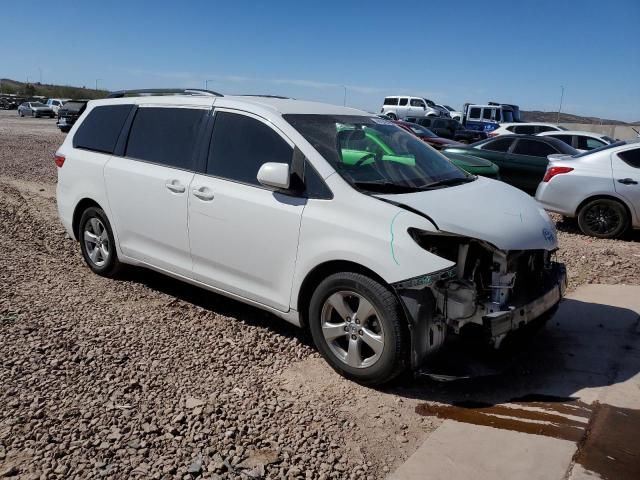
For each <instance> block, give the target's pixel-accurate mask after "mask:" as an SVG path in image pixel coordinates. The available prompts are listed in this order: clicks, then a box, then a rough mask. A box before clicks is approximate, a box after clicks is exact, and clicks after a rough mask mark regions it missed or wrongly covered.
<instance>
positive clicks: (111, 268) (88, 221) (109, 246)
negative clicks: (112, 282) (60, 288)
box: [78, 207, 122, 278]
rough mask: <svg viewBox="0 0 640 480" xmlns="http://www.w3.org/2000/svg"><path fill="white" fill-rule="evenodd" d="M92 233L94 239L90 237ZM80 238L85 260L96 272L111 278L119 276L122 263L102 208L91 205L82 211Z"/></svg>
mask: <svg viewBox="0 0 640 480" xmlns="http://www.w3.org/2000/svg"><path fill="white" fill-rule="evenodd" d="M86 234H89V235H88V236H87V235H86ZM92 235H93V240H91V239H90V238H91V236H92ZM78 240H79V241H80V250H81V251H82V256H83V257H84V261H85V262H87V265H88V266H89V268H90V269H91V270H93V272H94V273H97V274H98V275H101V276H103V277H109V278H113V277H115V276H117V274H118V273H119V272H120V270H121V269H122V264H121V263H120V261H119V260H118V252H117V251H116V243H115V240H114V237H113V231H112V230H111V224H110V223H109V220H108V219H107V216H106V215H105V213H104V211H103V210H102V209H101V208H98V207H89V208H87V209H86V210H85V211H84V212H83V213H82V217H80V223H79V225H78ZM92 246H93V248H92ZM102 247H105V248H102Z"/></svg>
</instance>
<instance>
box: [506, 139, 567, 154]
mask: <svg viewBox="0 0 640 480" xmlns="http://www.w3.org/2000/svg"><path fill="white" fill-rule="evenodd" d="M513 153H515V154H516V155H530V156H532V157H546V156H547V155H551V154H553V153H558V151H557V150H556V149H555V148H553V147H552V146H551V145H548V144H546V143H544V142H538V141H537V140H527V139H521V140H518V143H517V145H516V147H515V148H514V149H513Z"/></svg>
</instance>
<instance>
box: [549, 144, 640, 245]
mask: <svg viewBox="0 0 640 480" xmlns="http://www.w3.org/2000/svg"><path fill="white" fill-rule="evenodd" d="M548 158H549V165H548V166H547V171H546V173H545V176H544V179H543V180H542V182H540V184H539V185H538V189H537V191H536V199H537V200H538V202H540V204H541V205H542V207H543V208H544V209H545V210H549V211H551V212H557V213H560V214H562V215H564V216H566V217H577V218H578V225H579V227H580V230H582V232H583V233H585V234H586V235H591V236H593V237H599V238H615V237H619V236H620V235H622V234H623V233H624V232H625V231H626V230H627V229H628V228H629V227H631V228H640V140H635V141H628V142H624V141H623V142H616V143H613V144H611V145H607V146H604V147H601V148H598V149H595V150H591V151H589V152H584V153H580V154H578V155H573V156H568V155H549V157H548Z"/></svg>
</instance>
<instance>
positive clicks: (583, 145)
mask: <svg viewBox="0 0 640 480" xmlns="http://www.w3.org/2000/svg"><path fill="white" fill-rule="evenodd" d="M604 145H606V143H604V142H603V141H601V140H598V139H597V138H592V137H578V146H577V147H576V148H579V149H580V150H594V149H596V148H600V147H603V146H604Z"/></svg>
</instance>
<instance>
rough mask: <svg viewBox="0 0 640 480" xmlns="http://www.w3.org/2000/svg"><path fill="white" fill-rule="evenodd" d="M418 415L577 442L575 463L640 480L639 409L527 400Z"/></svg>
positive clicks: (609, 477) (428, 406)
mask: <svg viewBox="0 0 640 480" xmlns="http://www.w3.org/2000/svg"><path fill="white" fill-rule="evenodd" d="M416 413H418V414H420V415H425V416H435V417H438V418H442V419H449V420H455V421H458V422H463V423H469V424H472V425H481V426H486V427H493V428H499V429H503V430H511V431H516V432H521V433H529V434H533V435H544V436H547V437H553V438H559V439H562V440H569V441H572V442H576V443H577V444H578V448H577V451H576V453H575V455H574V457H573V461H574V462H575V463H577V464H580V465H582V466H583V467H584V468H585V469H586V470H589V471H591V472H594V473H596V474H598V475H599V476H600V478H602V479H605V480H631V479H633V480H637V479H640V442H639V441H638V440H640V410H630V409H625V408H618V407H613V406H611V405H604V404H599V403H597V402H596V403H594V404H586V403H584V402H581V401H579V400H577V399H574V398H562V397H552V396H546V395H527V396H525V397H520V398H514V399H513V400H511V401H509V402H505V403H502V404H495V405H494V404H489V403H481V402H471V401H464V402H453V403H451V404H436V403H423V404H420V405H418V406H417V407H416Z"/></svg>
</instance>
